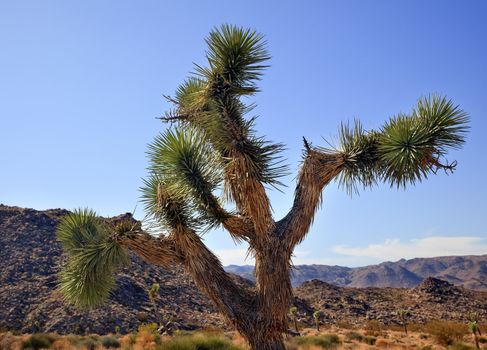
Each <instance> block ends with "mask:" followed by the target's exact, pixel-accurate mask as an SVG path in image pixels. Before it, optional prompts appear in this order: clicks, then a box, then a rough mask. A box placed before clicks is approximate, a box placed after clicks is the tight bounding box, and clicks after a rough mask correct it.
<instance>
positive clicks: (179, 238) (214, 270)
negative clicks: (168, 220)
mask: <svg viewBox="0 0 487 350" xmlns="http://www.w3.org/2000/svg"><path fill="white" fill-rule="evenodd" d="M115 239H116V240H117V241H118V242H119V243H120V244H121V245H122V246H124V247H125V248H128V249H130V250H132V251H133V252H134V253H135V254H137V255H139V256H140V257H141V258H143V259H144V260H145V261H147V262H149V263H151V264H154V265H158V266H162V267H165V268H168V267H171V266H174V265H178V264H182V265H184V268H185V270H186V272H187V273H189V274H190V275H191V276H192V278H193V279H194V281H195V283H196V284H197V286H198V288H200V289H201V290H203V291H204V292H205V293H206V294H207V295H208V296H209V297H210V299H211V300H212V302H213V303H214V305H215V306H216V307H217V309H218V310H219V311H220V312H222V313H223V315H224V316H225V318H226V319H227V320H228V321H229V322H230V323H231V324H233V325H234V326H235V327H237V329H239V330H245V331H248V329H247V328H246V327H248V326H249V324H251V322H249V318H250V317H253V311H254V310H255V309H253V308H255V304H256V297H255V294H254V293H252V292H251V291H250V290H249V289H247V288H243V287H242V286H241V285H237V284H236V283H235V282H234V281H233V280H232V278H231V277H230V275H229V274H228V273H227V272H226V271H225V270H224V269H223V267H222V265H221V263H220V261H219V259H218V258H217V257H216V256H215V255H214V254H213V253H212V252H211V251H210V250H209V249H208V248H207V247H206V246H205V245H204V244H203V242H202V241H201V239H200V237H199V236H198V235H197V234H196V233H194V231H192V230H189V229H186V228H184V227H182V226H180V227H178V228H176V229H175V230H174V231H173V233H172V234H170V235H169V236H168V237H154V236H152V235H149V234H148V233H146V232H143V231H142V230H137V231H134V232H126V233H124V234H122V235H117V236H116V238H115Z"/></svg>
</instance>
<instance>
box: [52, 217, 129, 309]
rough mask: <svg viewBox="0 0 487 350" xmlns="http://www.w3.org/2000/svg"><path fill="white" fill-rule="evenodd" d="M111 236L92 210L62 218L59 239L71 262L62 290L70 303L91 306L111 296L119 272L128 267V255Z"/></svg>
mask: <svg viewBox="0 0 487 350" xmlns="http://www.w3.org/2000/svg"><path fill="white" fill-rule="evenodd" d="M110 235H111V234H110V230H109V228H108V227H107V225H106V224H104V223H103V222H102V221H101V220H100V219H99V218H98V217H97V216H96V213H94V212H93V211H91V210H87V209H84V210H75V211H74V212H73V213H71V214H68V215H66V216H64V217H63V218H62V219H61V222H60V223H59V225H58V228H57V237H58V240H59V241H60V242H61V245H62V246H63V248H64V251H65V252H66V254H67V255H68V262H67V264H66V266H64V268H63V271H62V272H61V277H60V290H61V292H62V294H63V296H64V298H65V300H67V301H68V302H70V303H72V304H74V305H76V306H79V307H91V306H95V305H98V304H100V303H101V302H102V301H103V300H105V299H106V298H107V297H108V296H109V294H110V291H111V289H112V288H113V286H114V285H115V278H114V273H115V271H116V270H117V269H118V268H119V267H121V266H122V265H125V264H128V256H127V252H126V251H125V250H124V249H123V248H122V247H120V246H119V245H118V244H117V242H116V241H115V240H113V239H112V238H111V236H110Z"/></svg>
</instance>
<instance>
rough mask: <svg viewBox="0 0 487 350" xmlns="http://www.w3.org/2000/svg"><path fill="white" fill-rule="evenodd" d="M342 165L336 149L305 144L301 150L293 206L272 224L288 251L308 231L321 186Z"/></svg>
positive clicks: (317, 205) (319, 202) (318, 203)
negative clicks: (301, 158)
mask: <svg viewBox="0 0 487 350" xmlns="http://www.w3.org/2000/svg"><path fill="white" fill-rule="evenodd" d="M308 147H309V145H308ZM342 168H343V157H342V156H341V155H340V154H338V153H326V152H325V151H323V150H321V149H316V148H309V149H308V148H307V150H306V151H305V158H304V162H303V165H302V167H301V170H300V172H299V178H298V184H297V186H296V190H295V192H294V203H293V206H292V208H291V210H290V211H289V212H288V214H287V215H286V216H285V217H284V218H283V219H281V220H280V221H279V222H278V223H277V225H276V229H277V232H278V234H279V235H280V236H281V237H284V239H285V240H286V243H287V245H288V247H289V249H290V250H291V251H292V249H293V248H294V246H296V244H299V243H300V242H301V241H302V240H303V238H304V237H305V235H306V234H307V233H308V231H309V228H310V226H311V224H312V223H313V219H314V216H315V213H316V210H317V209H318V208H319V206H320V204H321V196H322V190H323V188H324V187H325V186H326V185H327V184H328V183H330V181H331V180H333V179H334V178H335V177H336V176H337V175H338V174H339V173H340V171H341V170H342Z"/></svg>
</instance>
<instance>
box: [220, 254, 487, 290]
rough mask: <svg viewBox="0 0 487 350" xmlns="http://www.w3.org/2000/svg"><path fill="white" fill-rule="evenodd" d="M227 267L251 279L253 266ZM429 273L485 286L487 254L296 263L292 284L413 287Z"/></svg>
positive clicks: (469, 285) (472, 286)
mask: <svg viewBox="0 0 487 350" xmlns="http://www.w3.org/2000/svg"><path fill="white" fill-rule="evenodd" d="M226 269H227V271H229V272H232V273H235V274H238V275H240V276H242V277H244V278H247V279H253V276H252V273H253V266H249V265H246V266H236V265H230V266H227V267H226ZM428 277H436V278H440V279H442V280H445V281H448V282H450V283H453V284H455V285H462V286H464V287H466V288H469V289H477V290H487V254H486V255H478V256H475V255H469V256H443V257H436V258H416V259H410V260H405V259H402V260H399V261H397V262H384V263H381V264H378V265H370V266H364V267H356V268H349V267H343V266H328V265H296V266H295V268H294V270H293V279H292V283H293V286H298V285H300V284H301V283H303V282H305V281H310V280H313V279H318V280H321V281H324V282H328V283H331V284H335V285H337V286H347V287H358V288H363V287H393V288H413V287H415V286H417V285H418V284H419V283H421V281H423V280H424V279H425V278H428Z"/></svg>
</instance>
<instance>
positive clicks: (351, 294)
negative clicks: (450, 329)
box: [294, 277, 487, 324]
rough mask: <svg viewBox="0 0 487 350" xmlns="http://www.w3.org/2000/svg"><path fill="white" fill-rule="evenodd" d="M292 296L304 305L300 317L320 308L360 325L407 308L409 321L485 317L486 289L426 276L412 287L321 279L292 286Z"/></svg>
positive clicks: (390, 320) (390, 319)
mask: <svg viewBox="0 0 487 350" xmlns="http://www.w3.org/2000/svg"><path fill="white" fill-rule="evenodd" d="M294 294H295V296H296V297H297V299H298V300H302V302H303V303H304V305H307V306H308V307H310V309H308V310H306V309H304V308H302V309H301V310H302V312H301V317H302V318H303V319H304V320H308V321H309V320H310V318H311V316H312V310H321V311H323V313H324V316H325V321H328V322H332V323H337V322H340V321H341V322H347V323H351V324H363V323H364V322H365V321H367V320H379V321H381V322H383V323H385V324H395V323H397V322H398V320H397V317H396V316H395V312H396V311H397V310H398V309H404V310H409V311H410V313H411V315H410V317H409V321H410V322H416V323H425V322H427V321H429V320H433V319H438V320H454V321H460V322H467V321H468V315H469V313H471V312H479V313H480V316H481V319H482V320H485V319H486V318H487V292H486V291H476V290H469V289H465V288H464V287H459V286H455V285H453V284H451V283H449V282H447V281H443V280H440V279H436V278H433V277H429V278H427V279H425V280H424V281H423V282H421V283H420V284H419V285H417V286H416V287H415V288H412V289H406V288H374V287H368V288H352V287H338V286H334V285H331V284H328V283H326V282H323V281H320V280H312V281H307V282H304V283H303V284H302V285H300V286H299V287H297V288H295V293H294Z"/></svg>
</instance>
